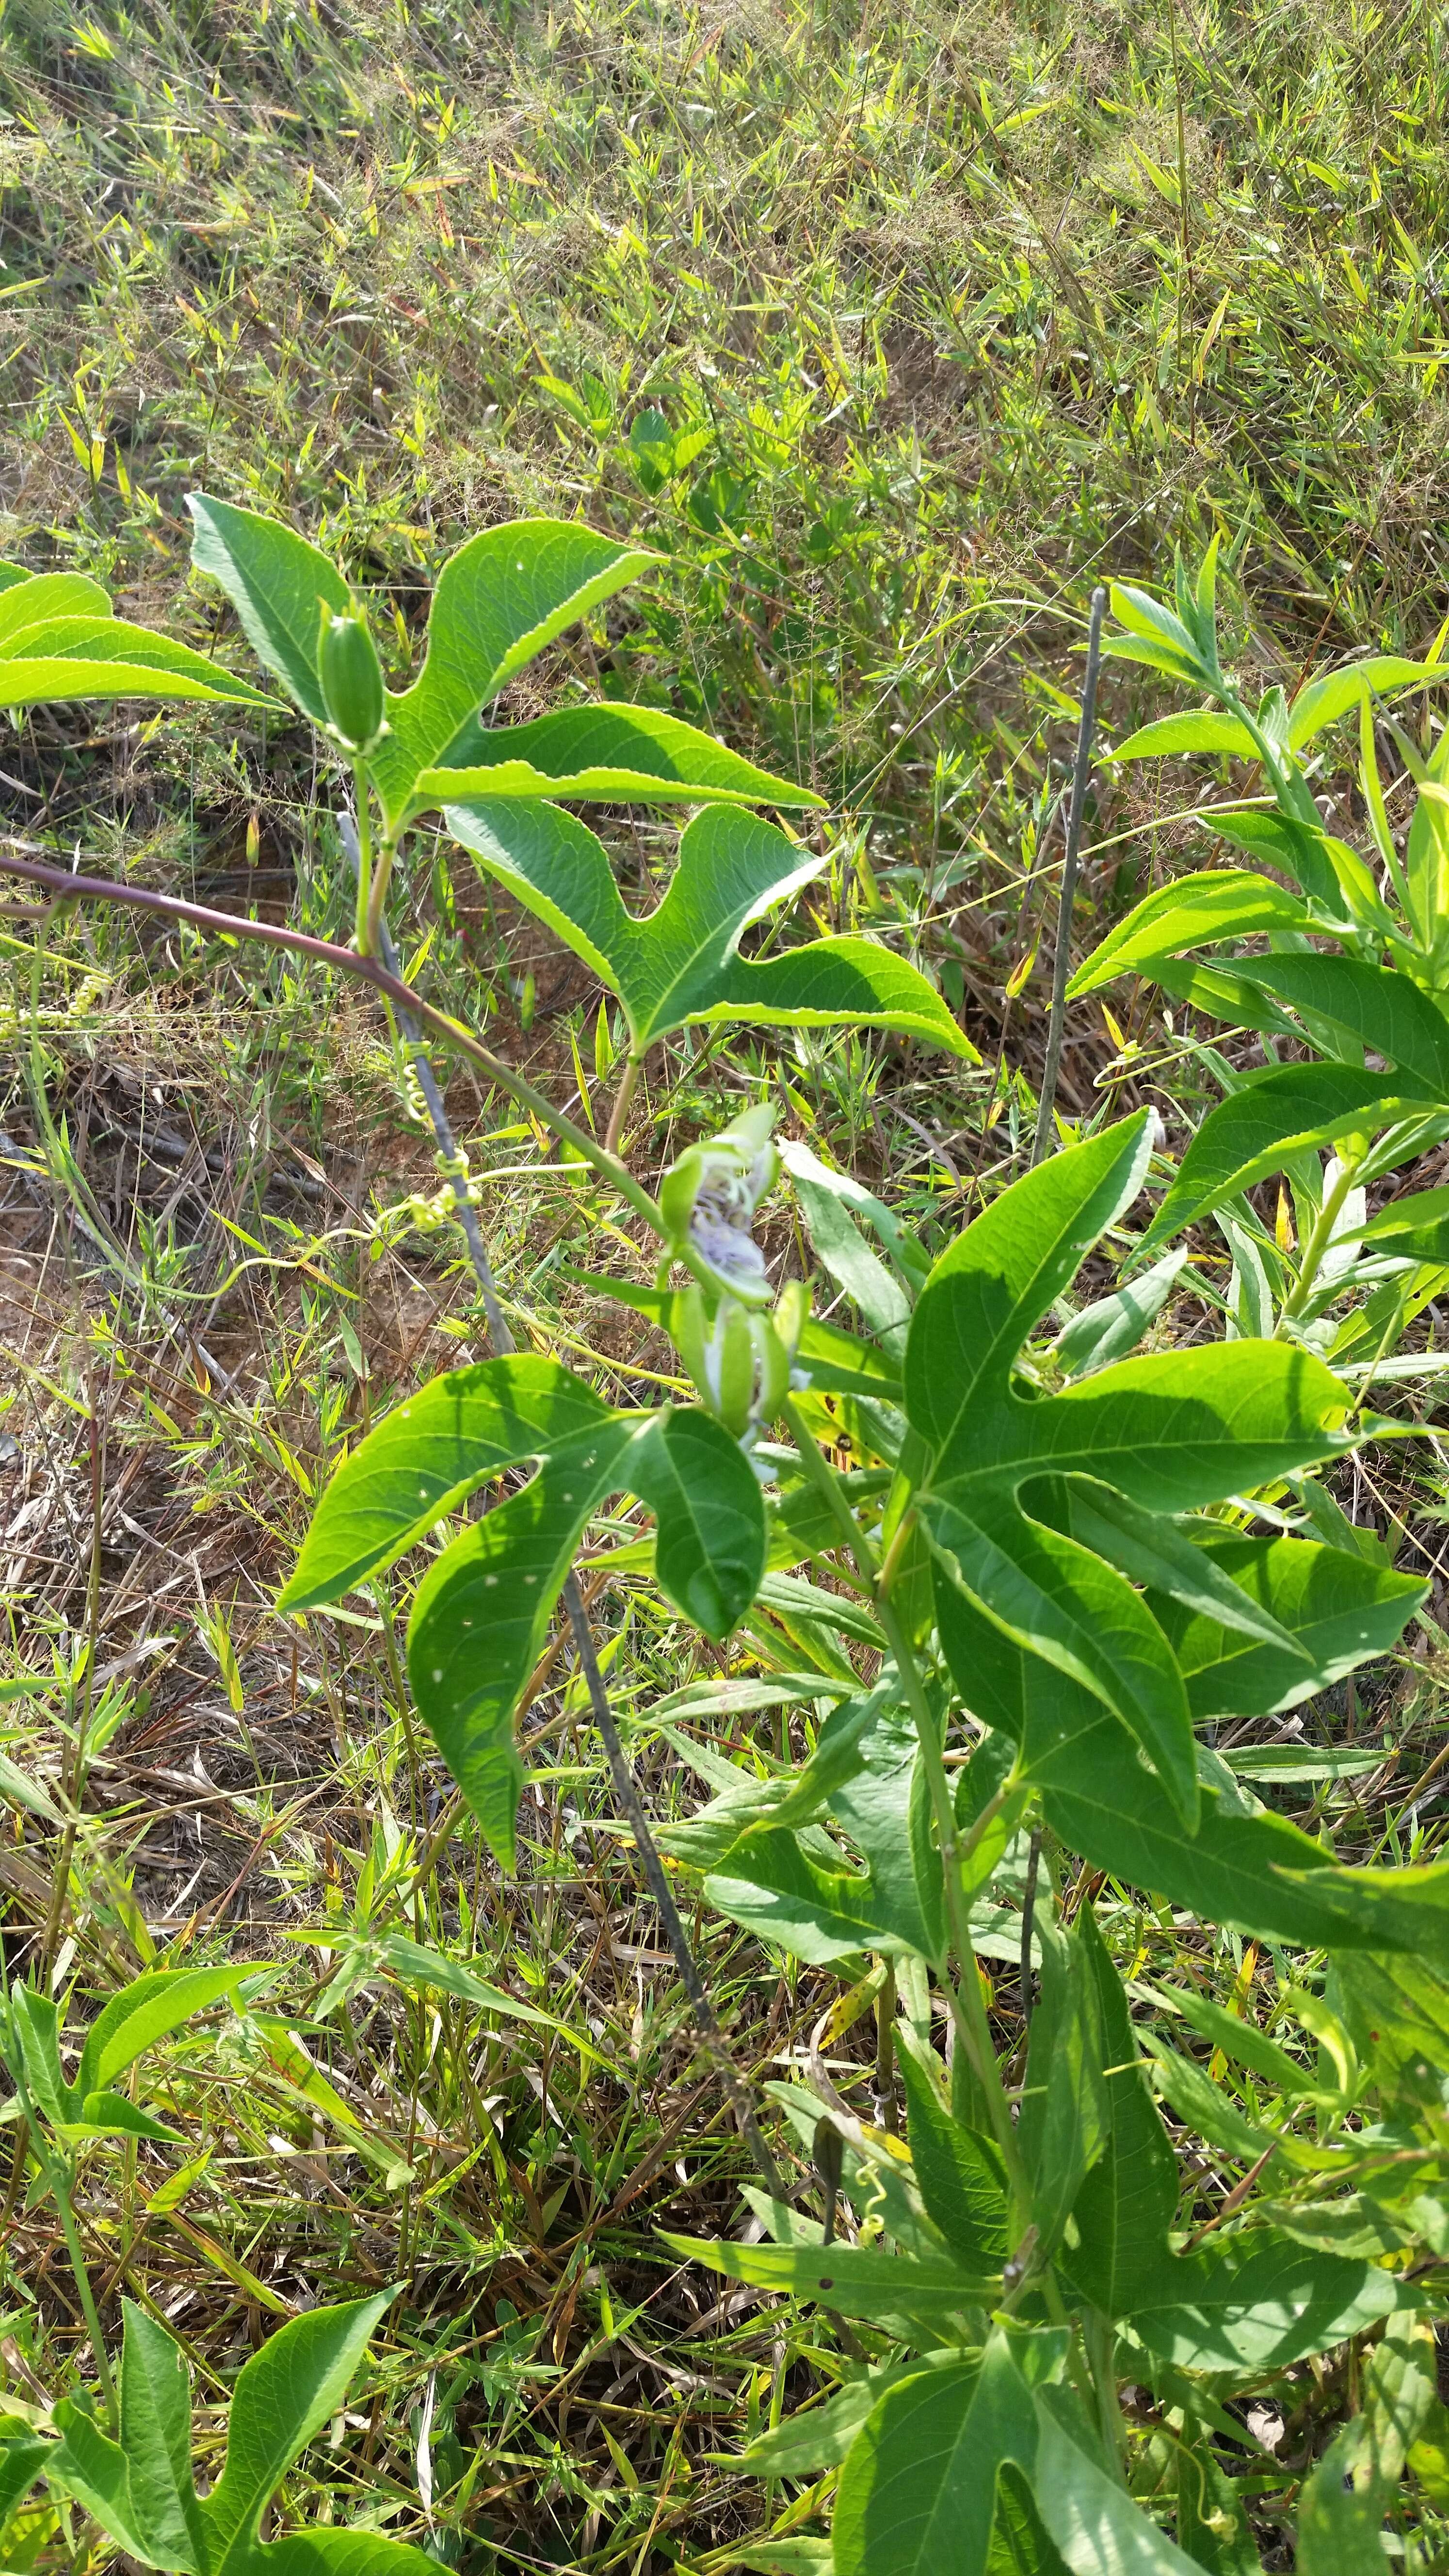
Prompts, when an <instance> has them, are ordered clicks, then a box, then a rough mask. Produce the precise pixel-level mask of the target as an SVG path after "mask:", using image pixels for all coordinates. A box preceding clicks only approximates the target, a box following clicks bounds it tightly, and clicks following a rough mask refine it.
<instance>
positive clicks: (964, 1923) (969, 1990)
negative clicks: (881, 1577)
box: [875, 1595, 1031, 2227]
mask: <svg viewBox="0 0 1449 2576" xmlns="http://www.w3.org/2000/svg"><path fill="white" fill-rule="evenodd" d="M875 1611H876V1617H877V1618H878V1619H879V1621H880V1623H881V1626H882V1627H883V1628H884V1630H885V1633H886V1639H887V1642H888V1643H889V1646H890V1650H891V1653H892V1654H893V1655H894V1657H895V1660H896V1670H897V1671H898V1673H899V1674H900V1677H901V1686H902V1689H903V1690H904V1692H905V1696H906V1701H907V1704H908V1706H909V1708H910V1712H911V1715H912V1717H913V1718H914V1719H915V1722H916V1733H917V1736H918V1737H919V1739H920V1746H921V1759H922V1761H923V1762H924V1764H925V1766H926V1785H927V1788H928V1790H929V1792H930V1799H931V1810H932V1813H933V1815H934V1816H935V1819H936V1840H937V1842H938V1844H939V1846H940V1852H941V1874H942V1877H943V1879H944V1881H945V1887H946V1911H947V1915H948V1917H949V1921H950V1930H951V1940H952V1943H953V1945H954V1947H955V1951H956V1957H957V1963H958V1966H959V1970H960V1974H959V1978H958V1981H957V1983H956V1985H955V1986H954V1987H952V1988H948V1997H949V2001H950V2005H951V2016H952V2019H953V2021H954V2022H955V2025H956V2035H957V2038H958V2039H959V2040H960V2041H961V2043H962V2045H963V2046H964V2048H965V2050H966V2054H967V2056H968V2058H969V2059H970V2062H971V2070H972V2073H973V2074H974V2075H975V2077H976V2079H977V2082H978V2083H979V2084H980V2086H981V2089H982V2092H983V2094H984V2096H985V2099H986V2103H987V2107H988V2109H989V2111H990V2114H991V2125H992V2129H993V2131H994V2132H995V2137H996V2144H997V2146H998V2148H999V2149H1000V2152H1001V2160H1002V2163H1003V2164H1004V2165H1005V2167H1006V2174H1007V2180H1008V2182H1009V2183H1010V2186H1011V2194H1012V2198H1013V2199H1014V2201H1015V2202H1016V2205H1017V2214H1018V2219H1019V2222H1020V2224H1021V2225H1022V2226H1023V2227H1024V2226H1025V2224H1026V2222H1027V2219H1028V2217H1029V2216H1030V2212H1031V2184H1030V2182H1029V2181H1028V2179H1027V2174H1026V2168H1025V2166H1024V2164H1023V2163H1022V2160H1021V2149H1020V2147H1019V2145H1018V2144H1017V2136H1016V2130H1015V2128H1014V2127H1013V2125H1012V2119H1011V2106H1010V2104H1009V2103H1008V2101H1007V2098H1006V2095H1005V2093H1004V2091H1003V2090H1002V2084H1001V2077H1000V2075H999V2073H998V2072H997V2065H996V2051H995V2049H994V2048H993V2046H992V2044H991V2026H990V2023H989V2022H988V2021H987V2018H986V2006H985V2003H984V2002H983V2000H982V1995H981V1978H980V1974H979V1971H978V1969H977V1966H976V1949H975V1945H974V1943H973V1941H972V1939H971V1920H970V1916H969V1913H968V1911H967V1907H966V1898H965V1891H964V1889H963V1886H962V1882H961V1854H960V1849H959V1847H958V1844H957V1841H956V1811H955V1808H954V1806H953V1805H952V1801H951V1788H950V1783H949V1781H948V1780H947V1778H946V1765H945V1763H944V1762H943V1760H942V1758H941V1737H940V1730H939V1728H938V1726H937V1724H936V1719H935V1714H934V1712H933V1710H932V1708H931V1703H930V1701H929V1700H928V1698H927V1697H926V1688H925V1684H924V1682H923V1681H922V1679H921V1675H920V1669H919V1667H918V1665H917V1663H916V1659H915V1656H914V1654H913V1653H912V1651H911V1647H910V1642H909V1640H908V1638H907V1636H906V1633H905V1631H904V1629H903V1628H902V1627H901V1625H900V1622H899V1620H898V1619H897V1617H896V1614H895V1611H894V1609H893V1607H892V1605H891V1602H890V1599H889V1596H888V1595H887V1596H884V1597H882V1596H880V1595H877V1598H876V1603H875Z"/></svg>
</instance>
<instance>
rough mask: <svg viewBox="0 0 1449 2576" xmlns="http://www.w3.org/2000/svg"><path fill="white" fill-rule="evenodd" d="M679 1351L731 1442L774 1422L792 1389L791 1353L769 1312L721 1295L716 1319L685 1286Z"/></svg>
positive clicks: (677, 1319) (678, 1313)
mask: <svg viewBox="0 0 1449 2576" xmlns="http://www.w3.org/2000/svg"><path fill="white" fill-rule="evenodd" d="M674 1338H675V1341H676V1342H677V1343H678V1345H679V1355H680V1357H681V1359H682V1360H683V1362H684V1365H685V1367H686V1368H687V1369H688V1371H689V1374H690V1376H691V1378H692V1379H693V1380H694V1384H695V1386H696V1388H697V1389H698V1392H699V1397H700V1401H701V1403H702V1404H703V1405H704V1406H705V1409H706V1411H708V1412H710V1413H712V1414H713V1415H714V1417H715V1420H716V1421H717V1422H720V1423H722V1424H723V1425H724V1428H725V1430H726V1431H727V1432H728V1433H729V1435H730V1438H731V1439H732V1440H744V1439H746V1438H748V1437H749V1436H750V1435H751V1434H752V1433H754V1432H756V1431H759V1430H761V1429H763V1428H764V1427H765V1426H766V1425H767V1424H769V1423H771V1422H773V1421H774V1419H775V1417H776V1415H777V1414H778V1412H779V1410H780V1407H781V1405H782V1404H783V1403H784V1400H785V1397H786V1396H787V1395H788V1393H789V1391H790V1354H789V1352H788V1351H787V1350H786V1348H785V1345H784V1343H783V1342H782V1341H781V1339H780V1336H779V1334H778V1333H777V1332H776V1330H775V1328H774V1325H773V1324H772V1323H771V1322H770V1320H769V1318H768V1316H765V1315H761V1314H758V1313H755V1314H751V1313H748V1312H747V1311H746V1309H745V1308H744V1307H743V1306H741V1305H740V1304H739V1303H738V1301H737V1300H736V1299H735V1298H733V1297H722V1298H721V1299H720V1302H719V1305H718V1307H717V1308H716V1310H715V1313H714V1315H713V1316H712V1317H710V1316H707V1314H706V1311H705V1303H704V1296H703V1293H702V1291H701V1290H700V1289H698V1288H686V1289H685V1290H684V1292H683V1295H682V1296H681V1297H680V1299H679V1301H678V1303H677V1305H676V1307H675V1310H674Z"/></svg>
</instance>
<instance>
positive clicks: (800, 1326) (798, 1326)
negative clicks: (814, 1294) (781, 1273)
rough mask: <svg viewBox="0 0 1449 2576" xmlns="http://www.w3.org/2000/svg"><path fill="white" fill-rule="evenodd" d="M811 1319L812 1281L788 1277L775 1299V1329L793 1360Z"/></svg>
mask: <svg viewBox="0 0 1449 2576" xmlns="http://www.w3.org/2000/svg"><path fill="white" fill-rule="evenodd" d="M809 1321H810V1282H809V1280H808V1279H787V1280H786V1282H785V1285H784V1287H783V1288H782V1289H781V1291H780V1294H779V1296H778V1297H777V1298H776V1300H775V1330H776V1332H777V1333H778V1334H779V1336H780V1339H781V1341H782V1342H783V1343H784V1345H785V1348H786V1350H787V1351H788V1353H789V1355H790V1358H791V1359H792V1360H793V1359H794V1357H795V1354H796V1352H797V1351H798V1349H799V1348H800V1336H801V1334H802V1333H803V1332H804V1330H805V1327H806V1325H807V1324H808V1322H809Z"/></svg>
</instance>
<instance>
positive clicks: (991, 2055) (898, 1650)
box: [780, 1396, 1031, 2226]
mask: <svg viewBox="0 0 1449 2576" xmlns="http://www.w3.org/2000/svg"><path fill="white" fill-rule="evenodd" d="M780 1410H781V1414H782V1416H783V1418H784V1420H785V1421H786V1422H787V1423H788V1424H789V1427H790V1430H791V1432H792V1434H793V1436H794V1440H795V1445H796V1447H797V1449H798V1450H799V1452H800V1463H801V1465H802V1466H803V1467H804V1469H805V1472H806V1474H807V1475H808V1476H809V1477H810V1479H811V1482H812V1483H813V1484H814V1485H815V1486H816V1488H817V1489H818V1491H819V1493H820V1494H821V1496H822V1498H824V1499H825V1500H827V1501H828V1503H829V1506H830V1510H831V1513H832V1515H833V1517H834V1519H835V1521H836V1524H837V1526H838V1527H839V1529H840V1532H841V1535H842V1538H843V1540H844V1542H845V1545H846V1547H847V1548H848V1550H849V1553H850V1556H851V1560H852V1562H853V1563H854V1565H855V1567H856V1569H857V1571H858V1572H859V1574H860V1577H861V1580H862V1582H863V1583H865V1584H866V1585H867V1586H868V1588H869V1592H870V1597H871V1605H872V1607H873V1609H874V1611H875V1615H876V1617H877V1618H878V1619H879V1621H880V1624H881V1626H882V1628H883V1629H884V1631H885V1636H886V1643H887V1644H888V1646H889V1647H890V1650H891V1653H892V1655H893V1656H894V1658H895V1665H896V1670H897V1672H898V1673H899V1675H900V1680H901V1688H902V1690H903V1691H904V1693H905V1697H906V1701H907V1704H908V1706H909V1708H910V1712H911V1715H912V1717H913V1718H914V1720H915V1725H916V1733H917V1735H918V1737H919V1739H920V1746H921V1759H922V1761H923V1762H924V1764H925V1766H926V1780H927V1785H928V1787H929V1790H930V1797H931V1809H932V1813H933V1815H934V1816H935V1820H936V1839H937V1842H938V1844H939V1845H940V1851H941V1874H942V1877H943V1879H944V1881H945V1888H946V1909H947V1913H948V1916H949V1919H950V1931H951V1940H952V1943H953V1945H954V1947H955V1950H956V1956H957V1960H958V1963H959V1967H960V1978H959V1982H958V1984H957V1985H956V1986H954V1987H952V1986H951V1985H949V1983H948V1986H947V1997H948V2001H949V2004H950V2009H951V2017H952V2020H953V2022H954V2023H955V2027H956V2035H957V2038H958V2040H959V2041H960V2043H961V2045H962V2046H963V2047H964V2049H965V2051H966V2054H967V2057H968V2059H969V2060H970V2063H971V2069H972V2072H973V2074H974V2075H975V2077H976V2079H977V2081H978V2083H979V2084H980V2086H981V2089H982V2092H983V2094H984V2095H985V2098H986V2101H987V2103H988V2105H989V2107H990V2112H991V2124H992V2128H993V2129H994V2131H995V2133H996V2143H997V2145H998V2147H999V2148H1000V2150H1001V2158H1002V2162H1003V2164H1004V2165H1005V2167H1006V2171H1007V2176H1008V2179H1009V2181H1010V2184H1011V2189H1012V2195H1013V2198H1014V2199H1015V2201H1016V2203H1017V2208H1018V2212H1019V2215H1020V2219H1021V2224H1022V2225H1023V2226H1024V2225H1025V2224H1026V2221H1027V2218H1028V2217H1029V2215H1030V2210H1031V2185H1030V2183H1029V2182H1028V2180H1027V2176H1026V2169H1025V2167H1024V2165H1023V2164H1022V2161H1021V2150H1020V2148H1019V2147H1018V2145H1017V2139H1016V2131H1015V2129H1014V2127H1013V2126H1012V2119H1011V2105H1010V2104H1009V2102H1008V2101H1007V2098H1006V2095H1005V2093H1004V2092H1003V2090H1002V2085H1001V2078H1000V2075H999V2074H998V2072H997V2066H996V2051H995V2049H994V2048H993V2047H992V2044H991V2027H990V2024H989V2022H988V2021H987V2018H986V2006H985V2004H984V2003H983V2002H982V1999H981V1979H980V1976H979V1974H978V1973H977V1967H976V1951H975V1946H974V1944H973V1942H972V1939H971V1922H970V1916H969V1913H968V1911H967V1906H966V1899H965V1892H964V1888H963V1884H962V1878H961V1851H960V1846H959V1845H958V1843H957V1840H956V1810H955V1807H954V1805H953V1803H952V1799H951V1788H950V1783H949V1781H948V1780H947V1778H946V1765H945V1762H944V1761H943V1759H942V1750H941V1737H940V1730H939V1728H938V1726H937V1724H936V1719H935V1715H934V1712H933V1710H932V1708H931V1703H930V1701H929V1699H928V1698H927V1696H926V1687H925V1684H924V1682H923V1681H922V1679H921V1674H920V1667H919V1666H918V1664H917V1662H916V1658H915V1655H914V1653H913V1652H912V1649H911V1644H910V1640H909V1639H908V1637H907V1636H906V1633H905V1630H904V1629H903V1628H902V1626H901V1624H900V1621H899V1619H898V1618H897V1617H896V1613H895V1608H894V1605H893V1603H892V1601H891V1597H890V1590H889V1587H888V1586H887V1585H886V1584H884V1583H882V1582H881V1580H880V1575H879V1568H878V1566H877V1564H876V1560H875V1555H874V1552H873V1550H872V1548H871V1546H870V1544H869V1541H868V1540H867V1539H866V1538H865V1537H864V1535H863V1534H862V1532H861V1531H860V1530H859V1529H858V1528H857V1527H856V1523H855V1516H854V1514H853V1513H852V1511H851V1508H850V1505H849V1503H848V1501H847V1500H846V1497H845V1495H844V1494H843V1493H842V1492H841V1489H840V1484H839V1481H838V1479H837V1478H836V1476H835V1474H834V1471H833V1470H832V1468H831V1465H830V1461H829V1460H828V1458H826V1457H825V1456H824V1454H823V1452H822V1450H821V1448H820V1444H819V1442H818V1441H817V1440H816V1438H815V1435H814V1433H813V1432H812V1430H811V1429H810V1426H809V1424H808V1423H807V1422H806V1421H805V1419H804V1417H803V1415H802V1414H801V1412H800V1408H799V1406H798V1405H797V1404H796V1403H795V1401H794V1400H793V1398H792V1397H789V1396H787V1397H786V1399H785V1402H784V1404H783V1405H782V1406H781V1408H780ZM979 1823H980V1820H978V1830H979Z"/></svg>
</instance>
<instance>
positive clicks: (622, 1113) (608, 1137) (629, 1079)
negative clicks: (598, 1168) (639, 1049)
mask: <svg viewBox="0 0 1449 2576" xmlns="http://www.w3.org/2000/svg"><path fill="white" fill-rule="evenodd" d="M643 1070H644V1058H643V1057H642V1055H633V1054H630V1055H627V1056H626V1057H625V1059H624V1070H623V1072H622V1073H621V1074H620V1076H619V1088H618V1090H617V1091H616V1092H615V1094H614V1105H613V1107H612V1109H611V1110H610V1111H609V1124H608V1126H607V1127H606V1129H605V1130H604V1151H605V1153H606V1154H617V1152H618V1151H619V1145H620V1140H621V1138H622V1136H623V1133H624V1121H625V1119H626V1118H627V1117H628V1115H629V1110H630V1107H631V1105H632V1103H633V1098H634V1091H635V1087H636V1085H637V1083H638V1080H639V1076H640V1074H641V1073H642V1072H643Z"/></svg>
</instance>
